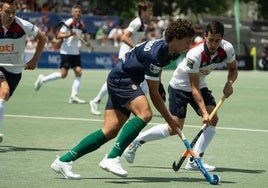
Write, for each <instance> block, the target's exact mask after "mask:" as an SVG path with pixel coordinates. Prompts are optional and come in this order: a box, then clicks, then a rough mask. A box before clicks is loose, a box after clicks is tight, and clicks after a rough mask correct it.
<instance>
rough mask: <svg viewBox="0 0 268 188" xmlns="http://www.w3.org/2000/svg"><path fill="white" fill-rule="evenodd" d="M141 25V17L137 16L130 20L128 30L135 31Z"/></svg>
mask: <svg viewBox="0 0 268 188" xmlns="http://www.w3.org/2000/svg"><path fill="white" fill-rule="evenodd" d="M140 26H141V21H140V18H135V19H134V20H132V21H131V22H130V24H129V26H128V27H127V28H126V30H128V31H130V32H131V33H135V32H137V31H138V30H139V28H140Z"/></svg>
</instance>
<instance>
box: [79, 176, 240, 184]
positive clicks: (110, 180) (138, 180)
mask: <svg viewBox="0 0 268 188" xmlns="http://www.w3.org/2000/svg"><path fill="white" fill-rule="evenodd" d="M82 179H93V180H103V181H105V182H106V183H112V184H133V183H157V182H158V183H165V182H189V183H192V182H204V183H208V182H207V181H206V180H205V178H190V177H177V178H176V177H175V178H174V177H171V178H165V177H131V178H82ZM221 183H226V184H234V183H236V182H233V181H222V180H221ZM208 184H209V183H208Z"/></svg>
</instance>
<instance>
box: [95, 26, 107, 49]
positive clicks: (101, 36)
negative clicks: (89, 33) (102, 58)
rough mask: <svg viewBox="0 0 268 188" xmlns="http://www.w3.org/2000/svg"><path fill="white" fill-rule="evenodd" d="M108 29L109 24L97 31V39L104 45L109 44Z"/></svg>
mask: <svg viewBox="0 0 268 188" xmlns="http://www.w3.org/2000/svg"><path fill="white" fill-rule="evenodd" d="M106 30H107V26H106V25H103V26H102V27H101V28H99V29H98V31H97V32H96V39H97V40H98V41H99V42H100V44H101V45H102V46H105V45H106V44H107V40H108V36H107V33H106Z"/></svg>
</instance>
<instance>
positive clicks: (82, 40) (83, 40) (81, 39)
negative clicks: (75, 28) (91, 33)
mask: <svg viewBox="0 0 268 188" xmlns="http://www.w3.org/2000/svg"><path fill="white" fill-rule="evenodd" d="M59 25H64V26H65V27H67V28H68V29H69V30H70V31H71V30H72V28H71V27H70V26H68V25H67V24H66V23H65V22H64V21H60V22H59ZM76 36H77V37H78V38H79V40H80V41H81V42H83V43H84V44H85V45H86V46H88V47H89V46H90V43H89V42H87V41H85V39H83V37H82V36H81V35H78V34H76Z"/></svg>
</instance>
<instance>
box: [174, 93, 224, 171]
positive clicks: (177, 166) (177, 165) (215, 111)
mask: <svg viewBox="0 0 268 188" xmlns="http://www.w3.org/2000/svg"><path fill="white" fill-rule="evenodd" d="M224 100H225V96H223V97H222V98H221V100H220V101H219V102H218V103H217V105H216V107H215V108H214V109H213V111H212V112H211V114H210V115H209V120H211V119H212V118H213V116H214V115H215V114H216V113H217V111H218V110H219V108H220V107H221V105H222V103H223V102H224ZM206 127H207V124H206V123H205V124H203V126H202V127H201V130H200V131H199V132H198V134H197V135H196V136H195V138H194V139H193V141H192V142H191V147H194V145H195V143H196V142H197V140H198V138H199V137H200V135H201V134H202V133H203V131H204V130H205V128H206ZM188 154H189V152H188V150H185V151H184V152H183V153H182V155H181V158H180V160H179V162H178V164H176V161H174V163H173V164H172V168H173V170H174V171H178V170H179V169H180V167H181V165H182V164H183V162H184V160H185V159H186V157H187V155H188Z"/></svg>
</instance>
